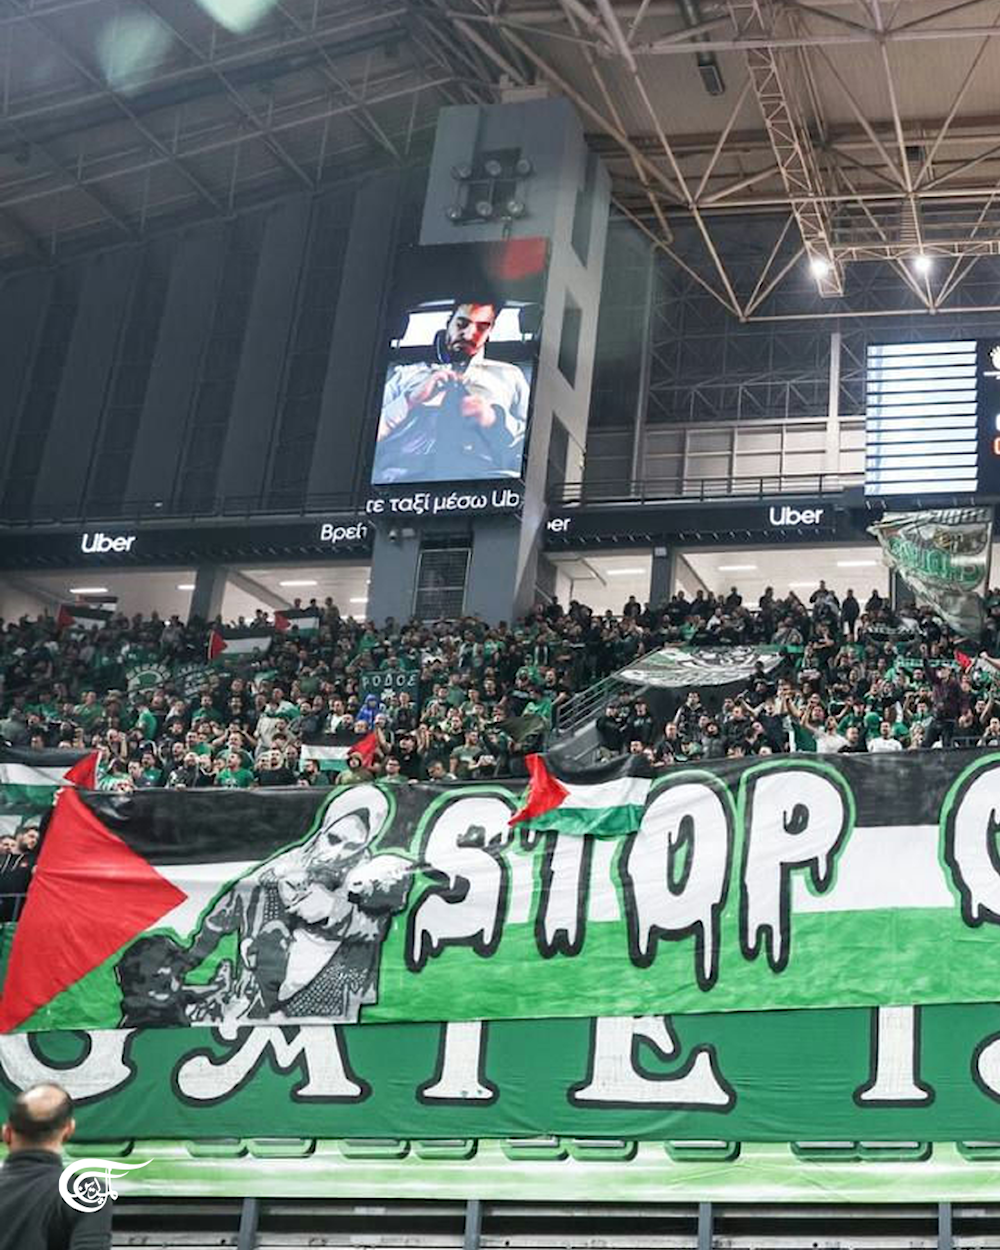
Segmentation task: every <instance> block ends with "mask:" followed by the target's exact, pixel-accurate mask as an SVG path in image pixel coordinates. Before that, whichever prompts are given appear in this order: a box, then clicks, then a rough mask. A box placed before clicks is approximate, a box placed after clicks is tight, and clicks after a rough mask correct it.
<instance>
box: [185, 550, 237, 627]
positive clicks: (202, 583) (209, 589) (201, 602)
mask: <svg viewBox="0 0 1000 1250" xmlns="http://www.w3.org/2000/svg"><path fill="white" fill-rule="evenodd" d="M226 573H227V570H226V568H225V566H224V565H221V564H199V565H198V567H197V569H195V574H194V590H192V592H191V606H190V608H189V609H188V620H189V621H193V620H194V619H195V617H198V618H200V619H201V620H203V621H214V620H215V618H216V617H217V616H218V615H219V613H220V612H221V611H222V598H223V596H224V595H225V593H226Z"/></svg>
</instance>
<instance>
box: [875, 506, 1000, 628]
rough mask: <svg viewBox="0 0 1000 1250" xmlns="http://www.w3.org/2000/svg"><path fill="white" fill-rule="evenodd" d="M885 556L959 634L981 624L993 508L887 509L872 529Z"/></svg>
mask: <svg viewBox="0 0 1000 1250" xmlns="http://www.w3.org/2000/svg"><path fill="white" fill-rule="evenodd" d="M868 532H869V533H870V534H873V535H874V536H875V537H876V538H877V539H878V541H879V544H880V545H881V547H882V559H883V561H884V562H885V563H886V564H887V565H888V566H889V568H890V569H895V570H896V572H898V573H899V575H900V576H901V577H902V578H903V579H904V580H905V581H906V582H907V583H908V584H909V585H910V586H911V587H912V589H913V591H914V593H915V594H916V596H917V601H918V602H919V603H925V604H928V605H929V606H930V607H932V608H934V610H935V611H936V612H937V613H938V615H939V616H941V618H942V619H943V620H945V621H947V623H948V624H949V625H950V626H951V627H952V629H955V630H957V631H958V632H959V633H960V634H975V635H978V634H979V632H980V630H981V629H982V627H983V595H984V594H985V593H986V585H987V581H988V579H989V571H990V553H991V551H992V546H993V509H992V508H940V509H936V510H930V511H926V512H887V513H886V514H885V516H883V517H882V519H881V520H880V521H879V522H877V524H875V525H872V526H870V527H869V531H868Z"/></svg>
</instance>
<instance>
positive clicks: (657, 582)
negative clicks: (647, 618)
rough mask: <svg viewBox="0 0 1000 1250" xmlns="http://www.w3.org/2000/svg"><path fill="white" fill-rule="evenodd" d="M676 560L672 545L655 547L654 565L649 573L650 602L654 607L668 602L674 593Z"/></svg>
mask: <svg viewBox="0 0 1000 1250" xmlns="http://www.w3.org/2000/svg"><path fill="white" fill-rule="evenodd" d="M675 574H676V560H675V558H674V549H673V548H672V547H654V548H653V566H652V568H651V569H650V575H649V602H650V603H651V604H652V606H653V607H654V608H656V607H659V606H660V605H661V604H663V603H666V601H667V600H668V599H669V598H670V596H671V595H672V594H673V593H674V576H675Z"/></svg>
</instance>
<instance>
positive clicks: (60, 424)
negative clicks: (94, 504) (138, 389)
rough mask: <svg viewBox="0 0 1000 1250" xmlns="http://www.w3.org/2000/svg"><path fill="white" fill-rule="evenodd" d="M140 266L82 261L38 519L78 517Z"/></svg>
mask: <svg viewBox="0 0 1000 1250" xmlns="http://www.w3.org/2000/svg"><path fill="white" fill-rule="evenodd" d="M138 263H139V255H138V253H137V252H134V251H131V250H128V249H122V250H118V251H112V252H104V253H101V254H100V255H97V256H95V257H93V258H92V259H91V260H90V261H88V262H87V265H86V270H85V276H84V279H83V288H82V291H81V294H80V305H79V311H78V312H77V316H76V320H75V321H74V323H73V334H72V337H71V338H70V342H69V348H68V349H67V352H66V363H65V366H64V367H63V371H62V377H61V378H60V379H59V394H58V397H57V399H56V403H55V408H54V410H53V413H52V425H51V427H50V428H49V435H48V438H47V440H46V444H45V455H44V457H43V459H42V463H41V467H40V468H39V471H38V481H37V483H36V486H35V499H34V503H35V509H36V511H41V512H42V513H43V515H46V514H47V515H50V516H55V517H59V516H68V517H73V516H77V515H78V514H79V512H80V509H81V507H82V505H83V495H84V486H85V484H86V481H87V474H88V472H89V470H90V461H91V456H92V455H93V454H94V445H95V441H96V439H97V431H98V429H99V426H100V420H101V415H102V413H103V411H104V403H105V399H106V394H107V387H108V383H109V381H110V379H111V373H112V369H113V366H114V360H115V355H116V353H117V352H118V349H119V341H118V340H119V336H120V333H121V327H122V321H123V319H124V317H125V311H126V309H127V308H128V304H129V292H130V290H131V286H132V281H133V279H134V277H135V272H136V268H137V266H138Z"/></svg>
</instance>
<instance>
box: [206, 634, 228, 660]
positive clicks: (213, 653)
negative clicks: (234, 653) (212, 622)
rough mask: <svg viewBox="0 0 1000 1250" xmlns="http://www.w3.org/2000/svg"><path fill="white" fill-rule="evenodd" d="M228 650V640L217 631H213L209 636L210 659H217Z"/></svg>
mask: <svg viewBox="0 0 1000 1250" xmlns="http://www.w3.org/2000/svg"><path fill="white" fill-rule="evenodd" d="M225 649H226V640H225V638H223V636H222V635H221V634H220V633H219V631H218V630H217V629H213V630H212V632H211V633H210V634H209V635H208V658H209V659H210V660H214V659H216V657H218V656H220V655H221V654H222V653H223V651H225Z"/></svg>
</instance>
